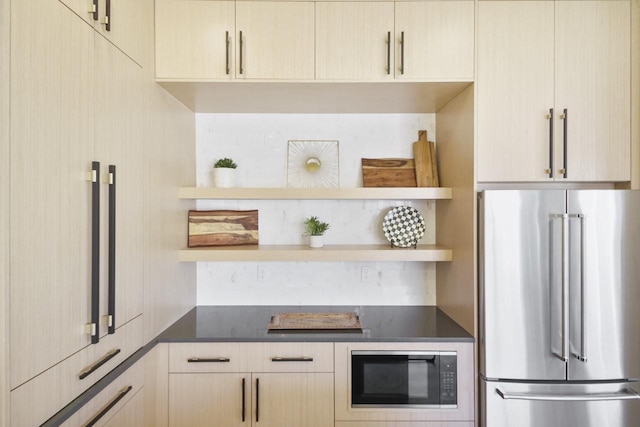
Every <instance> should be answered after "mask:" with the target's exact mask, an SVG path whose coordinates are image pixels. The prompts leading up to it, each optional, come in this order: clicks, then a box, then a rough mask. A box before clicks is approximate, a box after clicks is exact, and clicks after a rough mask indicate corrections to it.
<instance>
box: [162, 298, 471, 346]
mask: <svg viewBox="0 0 640 427" xmlns="http://www.w3.org/2000/svg"><path fill="white" fill-rule="evenodd" d="M353 311H355V312H356V313H357V314H358V316H359V318H360V322H361V323H362V329H363V330H362V332H331V333H324V332H311V333H309V332H285V333H282V332H269V331H268V330H267V326H268V325H269V321H270V320H271V316H273V315H274V314H275V313H282V312H353ZM158 341H159V342H258V341H272V342H278V341H316V342H321V341H322V342H338V341H386V342H411V341H416V342H421V341H469V342H473V341H474V339H473V337H472V336H471V334H469V333H468V332H467V331H465V330H464V329H463V328H462V327H461V326H460V325H458V324H457V323H456V322H454V321H453V320H452V319H451V318H450V317H449V316H447V315H446V314H445V313H444V312H443V311H442V310H440V309H439V308H437V307H435V306H198V307H195V308H193V309H192V310H191V311H189V312H188V313H187V314H185V315H184V316H182V318H180V319H179V320H178V321H176V322H175V323H174V324H173V325H171V326H170V327H169V328H167V329H166V330H165V331H164V332H163V333H161V334H160V336H159V337H158Z"/></svg>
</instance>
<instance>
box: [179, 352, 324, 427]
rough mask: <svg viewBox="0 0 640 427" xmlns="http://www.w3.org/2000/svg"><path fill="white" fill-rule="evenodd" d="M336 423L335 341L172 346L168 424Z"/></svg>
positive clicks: (310, 424) (288, 424)
mask: <svg viewBox="0 0 640 427" xmlns="http://www.w3.org/2000/svg"><path fill="white" fill-rule="evenodd" d="M212 402H216V404H215V405H214V404H212ZM221 402H222V404H221ZM333 422H334V419H333V344H330V343H278V344H274V343H235V344H230V343H215V344H214V343H211V344H204V343H200V344H171V345H170V348H169V425H170V426H181V425H191V426H200V425H207V424H211V423H214V424H216V425H225V426H234V425H248V424H245V423H251V424H252V425H266V426H274V427H275V426H278V427H282V426H292V427H293V426H300V425H305V426H312V427H315V426H318V427H321V426H326V427H328V426H332V425H333Z"/></svg>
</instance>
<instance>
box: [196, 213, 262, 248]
mask: <svg viewBox="0 0 640 427" xmlns="http://www.w3.org/2000/svg"><path fill="white" fill-rule="evenodd" d="M257 244H258V211H257V210H252V211H189V241H188V246H189V247H190V248H195V247H201V246H233V245H257Z"/></svg>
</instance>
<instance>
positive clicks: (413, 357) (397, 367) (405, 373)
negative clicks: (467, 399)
mask: <svg viewBox="0 0 640 427" xmlns="http://www.w3.org/2000/svg"><path fill="white" fill-rule="evenodd" d="M457 382H458V370H457V355H456V352H445V351H439V352H438V351H352V352H351V405H352V406H354V407H358V406H362V407H421V408H425V407H426V408H456V407H457V404H458V392H457V390H458V387H457Z"/></svg>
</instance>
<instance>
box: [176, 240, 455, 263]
mask: <svg viewBox="0 0 640 427" xmlns="http://www.w3.org/2000/svg"><path fill="white" fill-rule="evenodd" d="M452 258H453V253H452V251H451V249H446V248H443V247H441V246H436V245H418V247H417V249H413V248H392V247H391V246H390V245H388V244H387V245H326V246H324V247H323V248H318V249H311V248H309V247H308V246H307V245H257V246H221V247H213V248H190V249H183V250H181V251H180V261H183V262H197V261H372V262H373V261H422V262H424V261H451V260H452Z"/></svg>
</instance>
